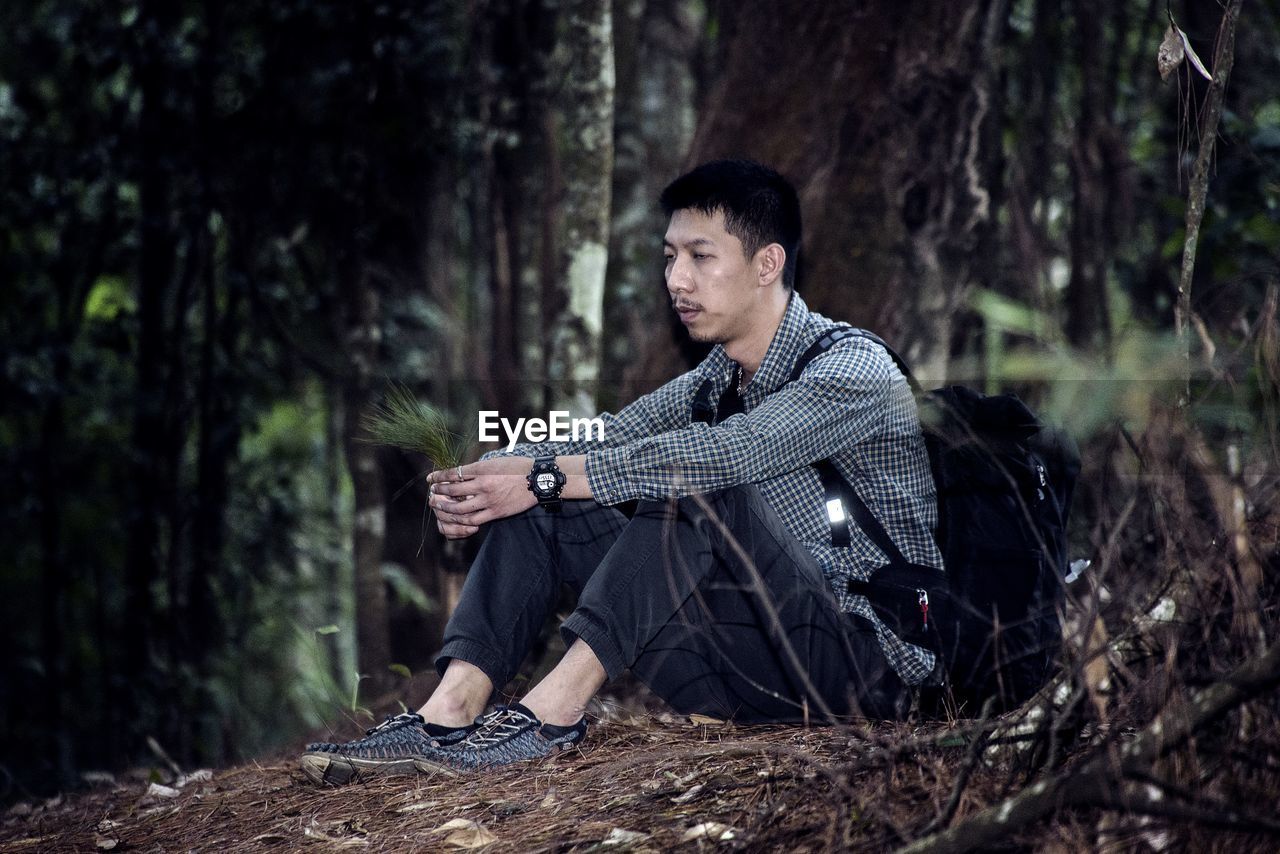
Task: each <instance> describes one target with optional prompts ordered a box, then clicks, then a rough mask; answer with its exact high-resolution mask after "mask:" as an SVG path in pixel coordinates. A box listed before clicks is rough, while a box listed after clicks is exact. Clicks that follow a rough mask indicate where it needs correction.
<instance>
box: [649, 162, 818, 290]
mask: <svg viewBox="0 0 1280 854" xmlns="http://www.w3.org/2000/svg"><path fill="white" fill-rule="evenodd" d="M658 203H659V204H661V205H662V210H663V212H664V213H665V214H666V215H667V216H671V214H673V213H675V212H676V211H681V210H696V211H700V212H701V213H704V214H706V215H707V216H712V215H713V214H715V212H716V211H720V212H722V213H723V214H724V227H725V230H726V231H728V232H729V233H730V234H732V235H733V236H734V237H736V238H738V240H740V241H741V242H742V250H743V252H745V253H746V256H747V258H748V259H751V258H752V257H754V256H755V254H756V253H757V252H759V251H760V249H761V248H762V247H764V246H768V245H769V244H770V243H777V244H780V245H781V246H782V248H783V249H784V250H785V251H786V253H787V262H786V265H785V266H784V267H783V269H782V284H783V286H784V287H787V288H792V287H795V279H796V260H797V259H798V258H799V255H800V199H799V197H798V196H797V195H796V189H795V187H793V186H791V182H789V181H788V180H787V179H786V178H783V177H782V176H781V175H779V174H778V173H777V172H775V171H774V170H772V169H770V168H769V167H768V166H763V165H761V164H759V163H756V162H755V161H752V160H713V161H711V162H710V163H704V164H702V165H701V166H699V167H697V168H696V169H694V170H693V171H692V172H688V173H686V174H684V175H681V176H680V177H679V178H677V179H675V180H674V181H672V182H671V183H670V184H668V185H667V188H666V189H665V190H663V191H662V195H661V196H659V197H658Z"/></svg>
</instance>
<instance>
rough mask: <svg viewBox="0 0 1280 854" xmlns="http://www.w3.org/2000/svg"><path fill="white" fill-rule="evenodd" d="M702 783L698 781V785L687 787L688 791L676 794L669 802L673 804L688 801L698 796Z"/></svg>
mask: <svg viewBox="0 0 1280 854" xmlns="http://www.w3.org/2000/svg"><path fill="white" fill-rule="evenodd" d="M702 785H703V784H702V783H699V784H698V785H696V786H694V787H692V788H691V789H689V791H687V792H685V793H684V794H683V795H676V796H675V797H674V798H672V799H671V803H673V804H687V803H689V801H691V800H693V799H694V798H696V797H698V793H699V792H701V791H702Z"/></svg>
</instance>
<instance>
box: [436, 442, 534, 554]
mask: <svg viewBox="0 0 1280 854" xmlns="http://www.w3.org/2000/svg"><path fill="white" fill-rule="evenodd" d="M532 468H533V460H531V459H529V458H528V457H494V458H493V459H490V460H480V461H477V462H474V463H470V464H468V465H465V466H455V467H454V468H449V469H440V470H439V471H433V472H431V474H429V475H427V483H428V485H429V489H430V491H431V497H430V498H429V499H428V500H427V504H428V505H429V506H430V507H431V509H432V510H434V511H435V514H436V527H437V528H439V529H440V533H442V534H444V535H445V537H447V538H448V539H450V540H459V539H462V538H464V537H469V536H471V535H472V534H474V533H475V532H476V531H478V530H480V526H481V525H483V524H484V523H485V522H492V521H493V520H494V519H504V518H506V517H507V516H514V515H515V514H517V513H520V512H523V511H525V510H528V509H529V508H530V507H532V506H533V505H535V504H537V503H538V500H537V499H536V498H534V496H533V493H532V492H530V491H529V482H528V480H527V479H526V478H527V477H528V475H529V471H530V470H531V469H532Z"/></svg>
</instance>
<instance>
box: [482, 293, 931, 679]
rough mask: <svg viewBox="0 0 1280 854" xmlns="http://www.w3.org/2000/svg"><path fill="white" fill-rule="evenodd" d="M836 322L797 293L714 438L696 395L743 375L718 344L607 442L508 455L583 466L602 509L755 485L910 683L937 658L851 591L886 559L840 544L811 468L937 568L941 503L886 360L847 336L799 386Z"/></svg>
mask: <svg viewBox="0 0 1280 854" xmlns="http://www.w3.org/2000/svg"><path fill="white" fill-rule="evenodd" d="M836 325H837V324H836V323H835V322H834V321H832V320H829V319H828V318H826V317H823V316H822V315H820V314H816V313H814V312H811V311H809V308H808V306H806V305H805V303H804V300H802V299H801V298H800V296H799V295H798V294H794V293H793V294H792V295H791V299H790V302H789V304H788V306H787V310H786V313H785V315H784V316H783V318H782V323H781V325H780V326H779V327H778V331H777V333H776V334H775V335H774V337H773V341H772V343H770V345H769V349H768V352H766V354H765V357H764V361H763V362H762V363H761V364H760V369H759V370H758V371H757V372H756V374H755V376H754V377H753V378H752V380H751V383H750V384H749V385H748V386H747V388H746V389H745V390H744V394H743V396H742V403H743V410H744V411H743V412H741V413H738V414H735V415H731V416H729V417H728V418H726V419H725V420H724V421H723V422H721V423H719V424H716V425H715V426H712V425H709V424H704V423H699V422H694V421H693V420H692V406H693V400H694V396H695V395H696V394H697V391H698V389H699V388H700V387H701V386H702V384H703V383H704V382H705V381H707V380H710V381H711V382H712V383H713V384H714V391H715V393H714V395H713V397H712V399H713V400H718V399H719V397H720V395H721V394H722V393H724V392H725V391H726V390H727V389H728V388H729V384H730V383H732V382H734V381H735V378H736V376H737V370H738V365H737V363H735V362H734V361H733V360H731V359H730V358H729V356H728V355H727V354H726V353H725V351H724V347H722V346H720V345H717V346H716V347H715V348H714V349H712V351H711V353H710V354H709V355H708V356H707V357H706V359H704V360H703V361H702V363H701V364H700V365H698V367H696V368H695V369H694V370H692V371H689V372H688V373H686V374H683V375H681V376H679V377H676V378H675V379H673V380H671V381H670V382H668V383H667V384H666V385H664V386H662V387H661V388H659V389H658V390H656V391H654V392H651V393H650V394H647V395H644V396H643V397H641V398H639V399H637V400H636V401H635V402H633V403H631V404H630V405H629V406H626V407H625V408H623V409H622V411H620V412H619V413H618V414H616V415H614V414H612V413H604V414H602V415H601V416H600V418H601V419H602V420H603V422H604V439H603V440H601V441H589V440H579V441H571V442H541V443H535V444H519V445H516V446H515V447H514V448H513V449H512V450H511V451H510V452H508V451H505V450H502V451H492V452H490V453H488V454H485V455H484V457H482V459H487V458H489V457H493V456H500V455H508V454H510V455H515V456H528V457H538V456H549V455H553V454H554V455H561V456H569V455H573V454H585V455H586V458H587V459H586V471H587V480H588V482H589V483H590V485H591V492H592V495H593V496H594V497H595V500H596V501H597V502H599V503H600V504H603V505H612V504H617V503H619V502H623V501H628V500H631V499H664V498H668V497H671V496H676V497H683V496H686V495H692V494H696V493H705V492H712V491H715V490H718V489H724V488H726V487H730V486H736V485H738V484H744V483H754V484H756V485H757V486H758V487H759V489H760V492H761V494H762V495H763V497H764V499H765V500H766V501H768V502H769V504H770V505H771V506H772V507H773V508H774V510H775V511H776V512H777V513H778V516H779V517H781V519H782V520H783V522H784V523H785V524H786V527H787V529H788V530H789V531H790V532H791V533H792V534H793V535H794V536H795V537H796V539H797V540H799V541H800V542H801V543H802V544H803V545H804V547H805V548H806V549H808V551H809V552H810V553H811V554H812V555H813V556H814V558H815V559H816V560H817V562H818V565H819V566H820V567H821V568H822V571H823V573H824V574H825V576H826V579H827V582H828V583H829V584H830V585H831V589H832V591H833V592H834V593H835V596H836V598H837V600H838V601H839V603H840V607H841V608H842V609H843V610H845V611H852V612H854V613H856V614H860V615H862V616H863V617H866V618H867V619H869V620H871V621H872V622H873V623H874V624H875V626H876V633H877V637H878V639H879V641H880V645H881V647H882V648H883V649H884V652H885V655H886V656H887V657H888V659H889V662H890V663H891V664H892V666H893V668H894V670H896V671H897V673H898V675H899V676H901V677H902V678H903V680H904V681H905V682H907V683H908V684H911V685H915V684H919V683H920V682H922V681H923V680H924V679H925V678H926V677H927V676H928V675H929V674H930V672H931V671H932V670H933V667H934V656H933V654H932V653H930V652H929V651H927V650H924V649H921V648H920V647H917V646H913V645H911V644H907V643H904V642H903V641H901V640H899V639H898V638H897V637H896V636H895V635H894V634H893V633H891V632H890V631H889V630H888V629H887V628H885V626H884V624H883V623H882V622H881V621H880V620H879V619H878V618H877V617H876V616H875V614H874V612H873V611H872V610H871V606H870V604H869V603H868V602H867V600H866V598H865V597H864V596H861V595H856V594H851V593H849V592H848V590H847V587H848V582H849V581H850V580H865V579H866V578H867V576H868V575H869V574H870V573H871V572H872V570H874V569H875V568H876V567H879V566H882V565H884V564H885V563H887V558H886V557H885V555H884V554H883V552H881V551H880V550H879V549H878V548H877V547H876V546H875V545H874V544H873V543H872V542H871V540H870V539H868V538H867V536H866V534H864V533H863V532H862V530H861V529H860V528H859V527H858V526H857V525H856V524H852V523H851V524H850V537H851V540H852V542H851V543H850V545H848V546H845V547H839V546H835V545H834V544H833V543H832V542H831V528H830V522H829V521H828V518H827V513H826V498H825V493H824V491H823V487H822V483H821V481H820V480H819V478H818V474H817V472H816V471H815V470H814V468H813V465H812V463H815V462H817V461H819V460H823V459H829V460H831V462H832V463H833V464H834V465H835V467H836V468H837V469H838V470H839V472H840V474H841V475H842V476H843V477H844V478H845V480H846V481H847V482H849V483H851V484H853V485H854V487H855V488H856V489H857V491H858V495H859V496H861V498H862V500H863V501H864V502H865V503H866V504H867V506H868V507H869V508H870V510H871V512H872V513H874V514H875V516H876V518H877V519H879V520H880V522H881V524H883V525H884V528H885V531H887V532H888V534H889V536H890V537H891V538H892V539H893V541H894V543H895V544H896V545H897V546H898V548H899V549H900V550H901V551H902V554H903V555H904V556H905V557H906V559H907V560H908V561H910V562H912V563H918V564H925V565H928V566H935V567H941V566H942V555H941V554H940V553H939V551H938V547H937V545H936V544H935V542H934V539H933V536H932V533H931V532H932V531H933V529H934V527H935V526H936V524H937V500H936V497H937V496H936V491H935V488H934V483H933V477H932V475H931V473H930V470H929V460H928V455H927V453H926V451H925V445H924V439H923V437H922V435H921V432H920V422H919V418H918V416H917V413H916V405H915V399H914V397H913V396H912V394H911V389H910V388H909V387H908V385H907V382H906V379H905V378H904V377H903V375H902V373H901V372H900V371H899V370H898V368H897V366H895V365H894V363H893V360H892V359H891V358H890V357H889V355H888V353H887V352H885V350H884V348H882V347H880V346H878V345H877V344H874V343H873V342H871V341H868V340H866V339H864V338H860V337H856V336H855V337H849V338H844V339H842V340H840V341H838V342H836V344H834V345H833V346H832V347H831V348H830V349H828V350H827V351H825V352H824V353H822V354H821V355H819V356H818V357H817V358H815V359H814V360H813V361H812V362H810V364H809V365H808V367H806V368H805V369H804V372H803V373H802V374H801V375H800V377H799V378H798V379H797V380H796V381H795V382H790V383H789V382H788V380H789V379H790V377H791V372H792V370H793V369H794V367H795V364H796V360H797V359H798V358H799V357H800V355H801V354H802V353H804V351H805V350H806V349H808V347H809V345H810V344H812V343H813V342H814V341H816V340H818V338H819V337H821V336H822V334H823V333H825V332H827V331H828V330H830V329H832V328H833V327H835V326H836Z"/></svg>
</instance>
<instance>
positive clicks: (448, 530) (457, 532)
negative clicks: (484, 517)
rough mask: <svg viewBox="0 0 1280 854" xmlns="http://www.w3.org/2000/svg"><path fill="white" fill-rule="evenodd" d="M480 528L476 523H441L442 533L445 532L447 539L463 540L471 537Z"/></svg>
mask: <svg viewBox="0 0 1280 854" xmlns="http://www.w3.org/2000/svg"><path fill="white" fill-rule="evenodd" d="M479 530H480V529H479V528H477V527H476V526H474V525H441V526H440V533H442V534H444V535H445V537H446V538H447V539H450V540H461V539H463V538H464V537H469V536H471V535H472V534H474V533H475V532H476V531H479Z"/></svg>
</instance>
